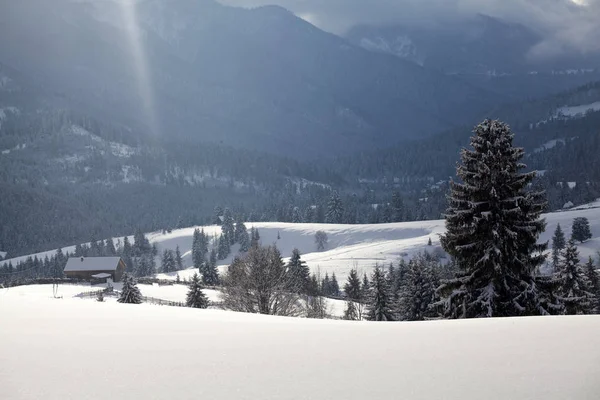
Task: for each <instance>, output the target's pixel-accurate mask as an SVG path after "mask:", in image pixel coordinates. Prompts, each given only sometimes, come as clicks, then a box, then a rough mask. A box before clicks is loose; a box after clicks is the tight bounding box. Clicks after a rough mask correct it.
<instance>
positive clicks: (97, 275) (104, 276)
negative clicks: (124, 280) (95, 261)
mask: <svg viewBox="0 0 600 400" xmlns="http://www.w3.org/2000/svg"><path fill="white" fill-rule="evenodd" d="M111 276H112V275H111V274H107V273H106V272H101V273H99V274H96V275H92V278H96V279H104V278H110V277H111Z"/></svg>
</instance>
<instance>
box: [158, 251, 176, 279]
mask: <svg viewBox="0 0 600 400" xmlns="http://www.w3.org/2000/svg"><path fill="white" fill-rule="evenodd" d="M161 264H162V265H161V271H162V272H163V273H169V272H174V271H175V270H176V269H177V263H176V261H175V254H174V253H173V250H167V249H165V250H164V251H163V256H162V263H161Z"/></svg>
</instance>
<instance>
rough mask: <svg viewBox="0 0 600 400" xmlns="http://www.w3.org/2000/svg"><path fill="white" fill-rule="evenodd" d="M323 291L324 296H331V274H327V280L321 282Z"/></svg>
mask: <svg viewBox="0 0 600 400" xmlns="http://www.w3.org/2000/svg"><path fill="white" fill-rule="evenodd" d="M321 290H322V293H323V296H329V295H330V294H331V292H330V290H331V282H330V280H329V274H328V273H327V272H325V278H323V280H322V281H321Z"/></svg>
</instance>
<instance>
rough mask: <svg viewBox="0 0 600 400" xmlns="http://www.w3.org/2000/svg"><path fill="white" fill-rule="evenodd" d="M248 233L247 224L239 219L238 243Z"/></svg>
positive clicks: (236, 225) (237, 226)
mask: <svg viewBox="0 0 600 400" xmlns="http://www.w3.org/2000/svg"><path fill="white" fill-rule="evenodd" d="M247 235H248V230H247V229H246V225H244V223H243V222H240V221H238V222H237V223H236V224H235V241H236V243H240V244H241V243H242V241H243V240H244V237H246V236H247Z"/></svg>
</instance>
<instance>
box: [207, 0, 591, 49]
mask: <svg viewBox="0 0 600 400" xmlns="http://www.w3.org/2000/svg"><path fill="white" fill-rule="evenodd" d="M219 1H221V2H222V3H225V4H229V5H234V6H242V7H254V6H260V5H266V4H278V5H281V6H283V7H285V8H287V9H289V10H291V11H293V12H294V13H296V15H298V16H300V17H302V18H304V19H306V20H307V21H309V22H311V23H313V24H314V25H317V26H318V27H320V28H322V29H324V30H327V31H329V32H333V33H336V34H344V33H345V32H346V31H347V30H348V29H350V28H351V27H353V26H355V25H359V24H368V25H387V24H394V23H401V24H409V25H424V24H444V23H445V22H448V21H455V20H461V19H467V18H468V17H470V16H473V15H475V14H477V13H482V14H486V15H490V16H493V17H497V18H502V19H504V20H508V21H511V22H518V23H521V24H523V25H525V26H527V27H529V28H532V29H533V30H535V31H536V32H538V33H540V34H541V36H542V37H543V38H544V40H543V41H542V42H541V43H540V44H538V45H537V46H536V47H535V48H534V49H532V50H531V53H532V55H533V56H537V57H540V56H552V55H555V54H559V53H562V52H565V51H577V52H580V53H584V54H586V53H596V52H600V39H599V38H600V0H219Z"/></svg>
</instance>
